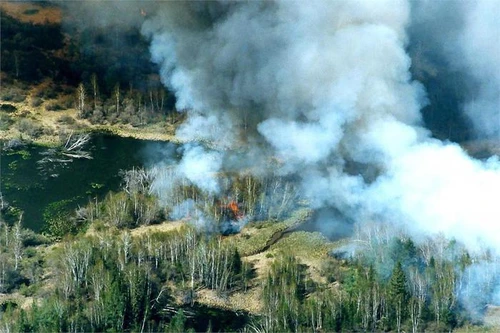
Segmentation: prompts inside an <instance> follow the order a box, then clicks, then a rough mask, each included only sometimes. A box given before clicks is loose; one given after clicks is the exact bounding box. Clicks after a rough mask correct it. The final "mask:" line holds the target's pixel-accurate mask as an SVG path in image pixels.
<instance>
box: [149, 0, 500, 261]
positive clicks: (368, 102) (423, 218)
mask: <svg viewBox="0 0 500 333" xmlns="http://www.w3.org/2000/svg"><path fill="white" fill-rule="evenodd" d="M488 4H489V3H487V4H486V5H482V4H475V7H474V8H472V9H471V11H470V12H469V11H464V12H466V13H467V15H468V16H467V17H466V18H465V24H464V26H463V27H462V28H463V29H461V30H460V29H459V31H460V33H459V34H458V35H457V37H456V38H457V41H459V40H460V41H461V43H462V44H467V43H465V42H467V37H466V36H467V34H471V33H474V31H475V30H477V29H478V28H477V27H476V25H478V24H479V23H478V22H480V21H479V20H480V19H479V18H476V19H475V20H474V17H476V16H477V14H478V13H476V11H482V10H483V7H484V6H488ZM424 5H426V4H423V5H422V6H424ZM416 11H417V12H419V11H418V10H416ZM490 16H491V15H490ZM409 20H410V6H409V4H408V3H407V2H405V1H385V2H381V3H380V2H377V3H376V4H375V3H373V2H367V1H349V2H326V1H317V2H312V3H310V2H308V3H307V4H306V3H303V2H291V3H290V2H284V3H281V2H278V3H275V2H249V3H247V2H244V3H240V2H239V3H226V2H223V3H206V2H203V3H198V2H195V3H191V2H189V3H168V4H164V5H163V6H162V7H161V8H159V11H158V12H157V13H156V14H155V15H154V16H153V17H151V18H150V19H149V20H147V21H146V22H145V23H144V25H143V28H142V29H143V33H144V34H146V35H147V36H149V37H150V38H151V53H152V59H153V61H155V62H157V63H158V64H159V65H160V66H161V71H162V79H163V82H164V83H165V84H166V85H167V86H168V87H169V88H170V89H172V90H174V91H176V95H177V98H178V108H179V109H187V110H189V111H187V112H188V114H189V120H188V121H187V123H186V124H185V125H183V126H182V127H181V128H180V130H179V131H180V133H182V137H183V138H184V139H185V140H203V141H208V142H213V143H214V144H215V145H217V144H220V145H222V146H223V147H224V148H225V150H221V151H219V152H217V153H213V152H210V151H208V150H206V149H202V148H200V147H197V148H191V149H189V150H188V152H189V153H188V154H186V158H185V159H184V160H183V161H182V162H181V163H180V164H179V168H180V170H181V171H182V172H184V173H185V174H186V176H188V177H190V179H191V180H192V181H193V182H195V183H199V185H200V187H202V188H205V189H208V190H211V191H214V190H216V189H217V186H216V181H217V180H216V179H215V178H212V179H211V180H210V175H211V174H215V173H216V172H218V171H224V170H227V169H234V168H236V169H237V168H238V167H239V166H238V165H235V163H239V164H241V165H244V166H249V165H252V164H254V165H255V166H256V167H258V166H259V165H263V164H265V163H266V159H267V158H269V156H278V159H279V160H280V161H281V163H282V164H281V167H280V168H279V172H280V173H282V174H292V175H296V176H297V177H299V178H300V179H301V183H302V184H303V188H302V193H303V194H304V195H305V197H306V198H307V199H308V200H309V201H310V203H311V205H312V206H313V207H315V208H321V207H335V208H336V209H338V210H339V211H340V212H342V214H343V215H344V216H345V218H346V219H351V220H354V221H359V220H363V219H376V220H380V221H384V222H391V223H395V224H404V225H405V226H406V228H407V229H409V230H411V231H412V233H413V234H419V233H425V234H428V233H431V234H438V233H444V234H445V235H447V236H448V237H452V238H455V239H457V240H459V241H461V242H463V243H464V244H466V245H467V246H468V247H469V249H471V250H472V251H475V250H480V249H482V248H484V247H492V248H494V249H495V251H498V250H499V248H498V241H497V238H496V237H497V236H496V235H498V234H499V232H500V223H498V217H499V216H500V205H498V197H499V194H500V164H499V163H498V161H497V160H496V159H490V160H489V161H488V162H479V161H476V160H473V159H471V158H470V157H469V156H468V155H467V154H466V153H465V152H463V151H462V150H461V148H460V147H459V146H458V145H456V144H452V143H448V142H441V141H439V140H436V139H432V138H431V136H430V132H429V131H427V130H426V129H425V128H423V127H422V120H421V115H420V109H421V108H422V107H423V106H424V105H425V103H426V99H425V93H424V89H423V87H422V86H421V84H419V83H418V82H415V81H412V79H411V76H410V72H409V68H410V65H411V61H410V58H409V56H408V55H407V54H406V52H405V47H406V46H407V42H408V39H407V36H406V33H405V28H406V27H407V25H408V23H409ZM489 21H490V20H487V21H486V22H482V23H484V24H488V22H489ZM489 23H492V22H489ZM483 26H484V25H483ZM492 27H493V26H492ZM486 28H488V27H485V29H486ZM486 30H487V29H486ZM487 31H488V32H487V33H486V37H485V39H486V40H485V41H483V42H479V47H483V46H484V47H486V46H488V45H489V44H491V43H488V40H491V38H494V36H495V35H494V33H495V30H494V28H492V29H490V30H487ZM476 41H477V40H476ZM493 44H495V45H497V44H498V43H493ZM467 45H468V44H467ZM462 50H463V51H462V52H460V54H467V56H466V57H464V59H463V61H464V62H466V63H469V62H470V63H473V64H474V66H470V67H469V68H468V69H470V70H471V71H472V72H473V73H474V74H473V75H476V76H477V79H478V80H479V81H480V82H482V83H484V86H481V87H480V88H479V92H478V95H477V96H478V97H477V100H475V101H471V102H470V103H468V104H467V105H466V110H473V109H474V110H476V111H470V112H479V111H477V110H479V109H477V108H476V107H473V105H476V106H477V105H482V104H488V105H490V104H491V105H493V106H495V107H494V108H489V109H484V110H485V111H484V112H482V113H481V115H483V116H484V118H486V119H489V122H486V123H488V125H490V127H492V128H494V129H491V128H490V129H487V131H486V132H487V133H490V134H491V133H495V131H496V130H498V128H499V127H500V125H499V124H495V120H496V119H495V118H494V116H495V115H494V114H493V113H494V112H498V105H499V103H498V100H494V99H492V98H493V97H495V98H498V96H499V95H498V94H495V92H496V91H495V88H496V89H497V90H498V86H499V82H498V81H493V82H491V80H488V76H486V75H487V74H489V75H492V76H494V75H497V74H498V71H492V70H487V68H488V66H497V67H494V68H499V66H498V65H499V64H498V62H497V63H495V62H494V61H490V60H494V59H497V57H495V55H494V54H490V55H488V56H486V57H477V56H476V53H477V50H476V51H474V50H475V49H474V45H473V46H470V47H468V46H463V47H462ZM475 52H476V53H475ZM493 53H494V52H493ZM475 58H481V59H482V60H480V61H479V60H475V62H474V61H473V60H474V59H475ZM457 65H458V64H457ZM488 82H489V84H488V85H486V83H488ZM483 97H484V98H483ZM490 97H491V98H490ZM485 98H486V99H485ZM486 100H487V101H486ZM478 118H481V117H478ZM478 126H479V125H478ZM495 126H496V127H495ZM243 127H245V130H242V128H243ZM207 128H208V129H210V130H205V129H207ZM481 128H483V127H481ZM242 137H243V139H242ZM241 140H243V141H244V142H245V143H246V144H248V145H249V146H250V147H249V148H248V149H247V150H248V153H247V154H248V156H245V154H241V152H240V153H239V155H238V157H239V158H238V159H232V158H231V157H230V156H231V154H233V150H234V149H235V148H238V147H239V145H240V142H241ZM256 150H257V151H258V152H259V154H256V153H255V151H256ZM214 154H215V156H214ZM256 155H258V156H260V158H259V159H257V160H255V159H254V157H255V156H256ZM235 161H236V162H235ZM193 165H197V166H198V167H196V168H193V169H192V170H191V167H192V166H193ZM349 165H356V170H355V171H356V172H352V171H350V170H349Z"/></svg>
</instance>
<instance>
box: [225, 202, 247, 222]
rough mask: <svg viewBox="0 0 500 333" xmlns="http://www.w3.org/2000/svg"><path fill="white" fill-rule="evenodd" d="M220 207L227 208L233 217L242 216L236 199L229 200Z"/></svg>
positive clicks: (238, 217)
mask: <svg viewBox="0 0 500 333" xmlns="http://www.w3.org/2000/svg"><path fill="white" fill-rule="evenodd" d="M222 207H223V208H225V209H227V210H229V211H230V212H231V214H232V215H233V216H234V218H235V219H238V220H240V219H242V218H243V212H241V211H240V209H239V207H238V203H237V202H236V201H234V200H231V201H230V202H229V203H228V204H227V205H222Z"/></svg>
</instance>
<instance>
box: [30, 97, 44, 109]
mask: <svg viewBox="0 0 500 333" xmlns="http://www.w3.org/2000/svg"><path fill="white" fill-rule="evenodd" d="M42 103H43V99H41V98H40V97H33V98H32V99H31V106H32V107H34V108H36V107H39V106H40V105H42Z"/></svg>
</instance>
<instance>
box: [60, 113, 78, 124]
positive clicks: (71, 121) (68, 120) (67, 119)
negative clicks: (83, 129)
mask: <svg viewBox="0 0 500 333" xmlns="http://www.w3.org/2000/svg"><path fill="white" fill-rule="evenodd" d="M57 122H58V123H60V124H66V125H74V124H75V122H76V120H75V118H73V117H71V116H69V115H64V116H61V117H59V119H57Z"/></svg>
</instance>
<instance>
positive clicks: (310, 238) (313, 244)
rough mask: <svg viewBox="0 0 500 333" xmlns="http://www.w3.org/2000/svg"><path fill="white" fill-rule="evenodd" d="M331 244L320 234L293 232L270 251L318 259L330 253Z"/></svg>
mask: <svg viewBox="0 0 500 333" xmlns="http://www.w3.org/2000/svg"><path fill="white" fill-rule="evenodd" d="M332 248H333V244H332V243H330V242H329V241H328V239H327V238H326V237H325V236H323V235H322V234H321V233H320V232H307V231H297V232H293V233H291V234H289V235H287V236H286V237H284V238H283V239H280V240H279V241H278V242H277V243H275V244H273V245H272V246H271V248H270V250H271V251H272V252H273V253H275V254H278V253H293V254H294V255H295V256H307V257H308V258H311V259H318V258H321V257H322V256H324V255H325V254H326V253H328V252H329V251H331V250H332Z"/></svg>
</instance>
